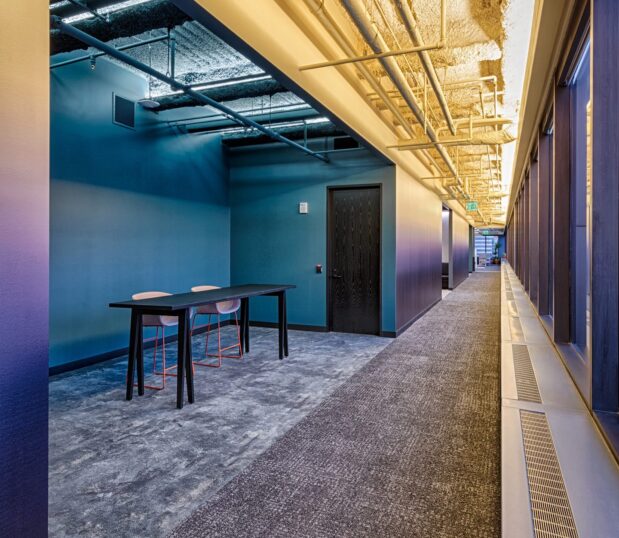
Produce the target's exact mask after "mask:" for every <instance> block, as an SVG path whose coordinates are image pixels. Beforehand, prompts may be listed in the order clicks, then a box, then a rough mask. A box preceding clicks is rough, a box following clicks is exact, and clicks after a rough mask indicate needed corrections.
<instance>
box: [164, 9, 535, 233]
mask: <svg viewBox="0 0 619 538" xmlns="http://www.w3.org/2000/svg"><path fill="white" fill-rule="evenodd" d="M535 1H536V0H447V1H446V12H447V16H446V36H445V43H444V44H443V45H444V46H442V47H441V48H438V49H434V50H428V51H427V56H428V57H429V63H430V64H431V66H432V70H433V71H434V72H435V73H436V81H437V85H438V86H439V87H440V88H439V89H440V93H441V94H444V95H445V99H444V101H441V100H439V99H437V96H436V93H435V92H436V88H435V87H434V86H435V84H432V87H431V88H430V84H427V85H426V86H427V87H428V88H429V89H428V91H427V104H426V103H425V102H424V101H425V100H426V99H425V98H424V93H425V90H424V79H425V76H426V70H427V65H426V66H425V67H426V70H423V69H422V63H421V62H420V59H419V57H418V55H417V54H413V53H409V54H407V55H400V56H392V58H393V59H394V62H395V66H396V67H395V68H394V69H397V70H399V71H401V72H402V76H403V77H404V79H405V81H406V85H407V86H408V87H409V89H408V90H407V93H408V99H407V98H406V97H407V96H405V95H404V94H403V93H402V92H403V89H402V87H401V85H398V84H397V83H396V82H395V81H394V79H393V76H394V75H393V73H390V72H388V71H387V68H386V67H385V62H384V61H383V60H377V59H373V60H367V61H363V62H355V63H348V64H342V65H337V66H334V67H323V68H320V69H314V70H309V69H306V68H307V67H308V66H310V65H315V64H320V63H324V62H328V61H331V62H334V61H337V60H344V59H346V58H349V59H350V58H351V57H361V56H365V55H368V54H372V53H378V52H380V53H391V52H397V51H399V50H403V49H408V48H412V47H415V46H418V45H419V44H421V43H419V42H420V41H422V42H423V44H425V45H432V44H437V43H438V41H439V40H440V37H441V0H406V1H404V0H402V1H399V0H358V1H355V0H297V1H294V2H291V1H289V0H263V1H260V2H249V3H248V2H243V1H242V0H228V1H227V2H225V3H221V2H218V1H217V0H176V3H177V4H178V5H179V6H182V7H183V8H188V9H192V6H191V4H194V3H197V4H199V5H200V6H202V7H203V8H204V9H205V10H206V11H207V12H208V13H209V14H210V16H211V17H214V18H216V19H217V20H218V21H219V22H220V23H221V24H222V26H224V27H225V28H226V29H228V30H229V31H230V32H232V33H234V34H236V35H238V36H239V37H240V39H241V40H244V41H245V42H246V43H247V44H248V45H249V46H250V47H251V48H253V49H254V50H255V51H256V52H257V53H258V54H259V55H261V56H262V57H264V58H267V59H268V60H269V62H271V63H272V64H273V65H275V66H276V67H277V68H278V69H280V70H281V71H282V72H283V73H284V74H285V75H286V76H288V77H289V78H290V79H291V80H293V81H294V83H295V84H297V85H298V86H300V87H302V88H303V89H304V90H305V91H306V92H308V93H310V94H311V95H312V96H314V97H315V98H316V99H317V100H319V101H321V103H322V104H323V105H324V106H325V107H326V108H328V109H329V110H331V112H332V113H333V114H334V115H335V116H336V117H339V118H340V119H342V120H343V121H344V122H345V123H347V124H348V125H350V126H351V128H353V129H354V130H355V131H356V132H357V133H359V134H360V135H361V136H363V137H364V138H366V140H368V141H370V142H371V143H372V144H373V145H374V146H375V147H376V148H377V149H378V150H379V151H381V152H382V153H383V154H384V155H386V156H387V157H388V158H389V159H391V160H392V161H393V162H395V163H396V164H398V165H400V166H402V167H403V168H404V169H405V170H406V171H407V172H408V173H409V174H410V175H412V176H413V177H415V178H417V179H419V180H420V181H422V182H424V184H426V185H427V186H428V187H430V188H433V189H434V190H436V192H438V193H440V194H441V196H442V197H443V199H444V200H445V201H446V202H448V203H449V204H450V205H451V206H452V207H454V208H455V209H457V207H459V208H460V209H459V211H460V212H462V213H464V205H465V203H466V202H467V201H476V202H478V206H479V209H480V211H479V212H475V213H467V215H468V217H469V218H470V219H471V222H473V223H474V224H475V225H477V226H480V227H490V226H499V227H500V226H501V225H502V224H503V223H504V219H505V209H506V205H507V193H508V192H509V185H510V182H511V170H512V162H513V148H514V146H515V144H514V142H513V140H514V138H515V135H516V134H517V132H518V125H517V122H518V115H519V109H520V98H521V92H522V81H523V78H524V72H525V66H526V63H527V54H528V49H529V35H530V28H531V20H532V16H533V5H534V3H535ZM398 4H400V5H406V6H408V7H409V8H410V9H411V10H412V13H413V15H412V18H413V19H414V20H415V26H416V27H417V29H418V33H419V34H420V35H418V36H417V37H415V38H413V36H412V34H411V31H409V28H408V27H407V25H406V24H405V21H404V18H403V15H402V8H401V7H398ZM351 5H356V7H355V8H353V11H354V10H355V9H357V10H358V11H360V12H364V13H366V15H364V18H365V19H366V22H367V24H368V25H369V28H370V30H369V32H365V33H364V31H363V30H362V29H361V28H360V27H359V24H358V21H354V20H353V19H352V17H351V13H350V12H351ZM193 15H194V17H196V18H198V19H199V15H198V14H197V13H196V11H195V10H194V12H193ZM368 21H369V22H368ZM273 27H277V28H278V32H277V33H276V34H273V33H272V32H270V30H269V29H270V28H273ZM224 33H225V32H224ZM377 35H380V37H381V39H382V42H381V41H380V40H378V41H377V38H376V36H377ZM371 41H373V42H374V43H371ZM282 43H286V44H288V46H285V47H283V46H282ZM290 44H294V46H291V45H290ZM392 68H393V65H392ZM482 79H483V80H482ZM470 80H474V81H475V82H473V83H470V84H461V83H462V82H463V81H470ZM495 81H496V83H495ZM495 90H496V97H495ZM354 93H356V94H357V96H358V97H359V98H360V99H361V101H360V100H359V99H358V98H357V97H355V96H354ZM411 95H413V96H414V98H411ZM495 99H496V107H495ZM411 101H414V102H416V104H417V106H416V107H413V105H412V104H411ZM445 109H447V110H448V112H449V117H450V118H447V117H446V115H445ZM423 116H425V117H426V120H423V121H422V120H421V119H420V118H422V117H423ZM471 120H472V121H471ZM454 125H455V127H456V129H450V127H451V126H454ZM469 129H470V130H469ZM462 139H464V140H462ZM471 142H474V143H476V144H480V145H471ZM497 142H501V143H500V144H498V143H497ZM431 178H435V179H431ZM453 204H455V206H454V205H453ZM456 206H457V207H456Z"/></svg>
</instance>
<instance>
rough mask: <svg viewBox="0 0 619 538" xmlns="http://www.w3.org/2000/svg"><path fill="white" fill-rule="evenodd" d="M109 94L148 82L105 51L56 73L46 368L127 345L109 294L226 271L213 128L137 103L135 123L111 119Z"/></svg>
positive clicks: (123, 319)
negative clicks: (170, 119) (184, 127)
mask: <svg viewBox="0 0 619 538" xmlns="http://www.w3.org/2000/svg"><path fill="white" fill-rule="evenodd" d="M55 60H57V59H56V58H55ZM113 92H116V93H118V94H119V95H122V96H123V97H126V98H129V99H139V98H141V97H144V96H145V95H146V93H147V86H146V81H145V79H144V78H142V77H141V76H138V75H136V74H134V73H132V72H130V71H128V70H126V69H124V68H123V67H120V66H118V65H116V64H113V63H111V62H109V61H106V60H104V59H99V60H98V61H97V66H96V69H95V70H94V71H92V70H91V69H90V66H89V64H88V62H83V63H81V64H76V65H72V66H68V67H63V68H59V69H55V70H53V72H52V75H51V111H52V112H51V193H50V194H51V222H50V225H51V244H50V366H57V365H61V364H63V363H67V362H72V361H77V360H79V359H83V358H87V357H91V356H95V355H98V354H102V353H106V352H109V351H113V350H115V349H120V348H123V347H126V346H127V345H128V327H129V317H128V313H127V312H125V311H120V310H111V309H110V308H108V306H107V305H108V303H109V302H111V301H115V300H121V299H128V298H129V297H130V296H131V294H132V293H136V292H139V291H148V290H162V291H168V292H182V291H187V290H189V288H190V287H191V286H193V285H197V284H216V285H222V286H225V285H228V284H229V281H230V205H229V192H228V179H229V178H228V163H227V160H226V155H225V152H224V150H223V148H222V146H221V143H220V140H219V138H218V137H207V136H188V135H185V134H179V133H177V132H176V131H175V130H173V129H172V128H170V127H168V125H167V123H165V122H163V121H161V119H162V118H161V116H159V115H153V114H152V113H148V112H146V111H143V110H142V109H141V108H140V107H136V129H135V130H132V129H128V128H125V127H122V126H119V125H115V124H114V123H112V93H113Z"/></svg>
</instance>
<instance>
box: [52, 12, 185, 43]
mask: <svg viewBox="0 0 619 538" xmlns="http://www.w3.org/2000/svg"><path fill="white" fill-rule="evenodd" d="M52 16H57V15H54V14H52ZM190 20H191V19H190V18H189V16H188V15H187V14H186V13H185V12H183V11H181V10H180V9H179V8H177V7H176V6H175V5H174V4H172V3H171V2H169V1H168V0H152V1H151V2H146V3H144V4H138V5H135V6H130V7H127V8H125V9H121V10H118V11H114V12H113V13H110V14H109V24H108V23H107V22H102V21H100V20H99V19H95V18H90V19H84V20H81V21H78V22H76V23H75V27H77V28H79V29H80V30H82V31H84V32H86V33H88V34H89V35H91V36H93V37H95V38H97V39H99V40H101V41H112V40H113V39H118V38H120V37H133V36H136V35H140V34H143V33H145V32H148V31H150V30H159V29H161V28H174V27H175V26H180V25H181V24H183V23H185V22H187V21H190ZM83 48H84V46H83V45H82V43H81V42H80V41H79V40H77V39H74V38H72V37H71V36H69V35H66V34H65V35H63V34H61V33H58V32H52V39H51V43H50V53H51V54H52V55H53V54H58V53H60V52H70V51H72V50H76V49H83Z"/></svg>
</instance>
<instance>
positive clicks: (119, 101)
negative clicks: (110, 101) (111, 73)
mask: <svg viewBox="0 0 619 538" xmlns="http://www.w3.org/2000/svg"><path fill="white" fill-rule="evenodd" d="M113 121H114V123H115V124H116V125H122V126H123V127H129V128H130V129H134V128H135V102H134V101H131V100H129V99H125V98H124V97H121V96H120V95H116V94H114V117H113Z"/></svg>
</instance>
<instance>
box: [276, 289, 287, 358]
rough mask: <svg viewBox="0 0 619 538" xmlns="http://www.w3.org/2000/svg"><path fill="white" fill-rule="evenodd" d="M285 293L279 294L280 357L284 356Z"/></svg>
mask: <svg viewBox="0 0 619 538" xmlns="http://www.w3.org/2000/svg"><path fill="white" fill-rule="evenodd" d="M285 297H286V296H285V295H284V292H280V293H278V294H277V329H278V331H277V332H278V336H279V359H280V360H282V359H283V358H284V345H285V344H284V316H285V306H284V305H285Z"/></svg>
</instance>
